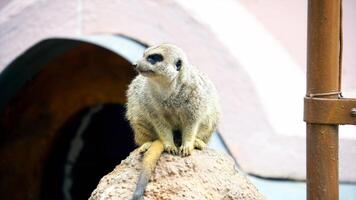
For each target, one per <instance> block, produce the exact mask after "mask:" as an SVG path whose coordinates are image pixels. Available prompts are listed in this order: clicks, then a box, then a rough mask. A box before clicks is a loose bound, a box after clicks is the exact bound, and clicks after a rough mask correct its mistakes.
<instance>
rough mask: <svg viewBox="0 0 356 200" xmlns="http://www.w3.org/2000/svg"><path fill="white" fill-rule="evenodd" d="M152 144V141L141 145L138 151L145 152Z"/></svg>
mask: <svg viewBox="0 0 356 200" xmlns="http://www.w3.org/2000/svg"><path fill="white" fill-rule="evenodd" d="M151 145H152V142H146V143H144V144H143V145H141V146H140V147H139V149H138V151H139V152H140V153H145V152H146V151H147V150H148V149H149V148H150V146H151Z"/></svg>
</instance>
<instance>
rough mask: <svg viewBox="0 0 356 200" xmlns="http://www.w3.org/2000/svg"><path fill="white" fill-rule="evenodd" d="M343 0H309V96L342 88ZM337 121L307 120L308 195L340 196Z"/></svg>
mask: <svg viewBox="0 0 356 200" xmlns="http://www.w3.org/2000/svg"><path fill="white" fill-rule="evenodd" d="M339 39H340V0H309V2H308V50H307V51H308V55H307V65H308V66H307V96H309V97H315V98H318V97H322V98H330V99H337V98H338V97H339V94H338V92H340V83H339V80H340V77H339V76H340V73H341V72H340V66H339V59H340V58H339V55H340V41H339ZM338 178H339V177H338V125H328V124H314V123H307V199H308V200H337V199H338V198H339V186H338V182H339V180H338Z"/></svg>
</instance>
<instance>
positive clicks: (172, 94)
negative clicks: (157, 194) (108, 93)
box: [126, 44, 220, 169]
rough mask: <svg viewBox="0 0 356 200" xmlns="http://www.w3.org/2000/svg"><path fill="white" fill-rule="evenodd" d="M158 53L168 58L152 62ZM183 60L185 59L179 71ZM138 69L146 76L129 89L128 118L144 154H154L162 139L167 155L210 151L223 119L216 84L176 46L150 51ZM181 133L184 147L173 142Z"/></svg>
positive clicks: (156, 48)
mask: <svg viewBox="0 0 356 200" xmlns="http://www.w3.org/2000/svg"><path fill="white" fill-rule="evenodd" d="M153 54H160V55H162V57H163V60H162V61H160V62H156V63H154V64H151V63H150V62H148V60H147V57H148V56H149V55H153ZM178 60H181V61H182V66H181V69H180V70H179V71H178V70H177V67H176V63H177V61H178ZM137 70H138V71H139V72H140V74H139V75H138V76H137V77H136V78H135V79H134V80H133V81H132V83H131V84H130V85H129V89H128V91H127V97H128V103H127V113H126V117H127V119H128V120H129V121H130V124H131V126H132V128H133V130H134V136H135V142H136V144H138V145H140V151H141V152H145V151H146V150H148V149H149V148H150V146H151V144H152V142H153V141H156V140H159V141H161V142H162V143H163V147H164V150H165V151H166V152H168V153H171V154H180V155H182V156H188V155H190V154H191V152H192V150H193V149H194V148H198V149H202V148H204V147H205V146H206V144H207V142H208V140H209V139H210V137H211V134H212V133H213V131H214V130H215V129H216V126H217V123H218V119H219V115H220V114H219V113H220V111H219V104H218V96H217V93H216V90H215V87H214V86H213V84H212V83H211V81H210V80H209V79H208V78H207V77H206V76H204V75H203V74H202V73H200V72H199V71H198V70H197V69H196V68H195V67H194V66H192V65H190V64H189V63H188V60H187V58H186V55H185V54H184V52H183V51H182V50H181V49H179V48H178V47H176V46H174V45H171V44H161V45H157V46H154V47H150V48H148V49H147V50H146V51H145V53H144V55H143V58H142V59H141V60H139V61H138V63H137ZM175 130H178V131H181V133H182V138H181V146H180V147H177V146H176V144H175V142H174V139H173V131H175ZM145 157H149V156H148V155H146V154H145ZM158 157H159V155H158ZM152 160H154V159H152ZM144 168H145V166H144ZM146 168H147V166H146ZM153 169H154V168H153Z"/></svg>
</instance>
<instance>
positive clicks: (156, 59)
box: [147, 53, 163, 65]
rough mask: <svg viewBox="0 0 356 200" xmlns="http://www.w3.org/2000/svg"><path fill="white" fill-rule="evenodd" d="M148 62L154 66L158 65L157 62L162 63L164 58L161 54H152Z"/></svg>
mask: <svg viewBox="0 0 356 200" xmlns="http://www.w3.org/2000/svg"><path fill="white" fill-rule="evenodd" d="M147 61H148V62H149V63H151V64H152V65H154V64H156V62H161V61H163V56H162V55H161V54H157V53H155V54H151V55H149V56H147Z"/></svg>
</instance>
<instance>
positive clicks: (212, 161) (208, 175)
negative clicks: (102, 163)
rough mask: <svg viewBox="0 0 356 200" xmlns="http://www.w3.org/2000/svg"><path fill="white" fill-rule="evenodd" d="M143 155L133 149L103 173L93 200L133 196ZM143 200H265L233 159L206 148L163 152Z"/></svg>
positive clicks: (92, 197) (93, 194) (92, 196)
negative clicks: (178, 153)
mask: <svg viewBox="0 0 356 200" xmlns="http://www.w3.org/2000/svg"><path fill="white" fill-rule="evenodd" d="M141 159H142V155H140V154H139V153H138V151H137V150H136V151H134V152H132V153H131V154H130V156H128V157H127V158H126V159H125V160H123V161H122V162H121V164H120V165H118V166H116V168H115V169H114V170H113V171H112V172H111V173H109V174H108V175H106V176H104V177H103V178H102V179H101V180H100V182H99V184H98V186H97V188H96V189H95V190H94V191H93V193H92V195H91V197H90V200H97V199H98V200H99V199H130V198H131V196H132V193H133V191H134V189H135V187H136V181H137V178H138V175H139V169H140V166H141V165H140V164H141ZM143 199H144V200H155V199H157V200H158V199H159V200H172V199H173V200H174V199H187V200H188V199H189V200H190V199H197V200H205V199H206V200H219V199H222V200H233V199H234V200H235V199H237V200H238V199H244V200H252V199H253V200H260V199H261V200H262V199H264V197H263V196H262V195H261V194H260V193H259V192H258V190H257V189H256V187H255V186H253V185H252V184H251V183H250V182H249V181H248V180H247V179H246V178H245V176H244V175H243V174H242V173H241V172H239V171H238V170H237V168H236V165H235V163H234V161H233V160H232V158H231V157H230V156H228V155H226V154H224V153H221V152H217V151H215V150H211V149H207V150H204V151H198V150H195V151H194V152H193V153H192V155H191V156H189V157H184V158H182V157H180V156H174V155H170V154H166V153H164V154H163V155H162V156H161V158H160V160H159V161H158V164H157V167H156V170H155V173H154V175H153V176H152V177H151V180H150V183H149V184H148V186H147V188H146V191H145V196H144V198H143Z"/></svg>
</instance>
